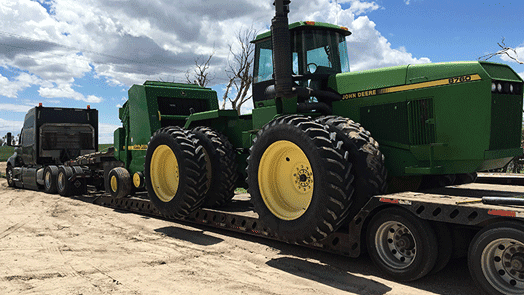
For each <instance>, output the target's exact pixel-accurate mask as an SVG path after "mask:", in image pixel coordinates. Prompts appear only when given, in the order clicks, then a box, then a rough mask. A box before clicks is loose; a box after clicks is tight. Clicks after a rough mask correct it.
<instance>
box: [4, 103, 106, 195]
mask: <svg viewBox="0 0 524 295" xmlns="http://www.w3.org/2000/svg"><path fill="white" fill-rule="evenodd" d="M10 137H11V136H10V134H8V145H11V140H10V139H11V138H10ZM97 150H98V111H97V110H95V109H91V108H89V107H88V108H86V109H75V108H54V107H43V106H41V105H39V106H37V107H34V108H32V109H30V110H29V111H28V112H27V114H26V116H25V119H24V125H23V127H22V130H21V132H20V142H19V144H18V145H16V146H15V153H14V154H13V155H12V156H11V157H10V158H9V159H8V160H7V175H8V181H9V185H11V186H17V187H23V188H30V189H38V187H39V186H41V185H43V184H44V179H43V172H44V168H45V167H46V166H49V165H61V164H63V163H65V162H66V161H69V160H71V159H74V158H76V157H78V156H80V155H84V154H89V153H94V152H96V151H97Z"/></svg>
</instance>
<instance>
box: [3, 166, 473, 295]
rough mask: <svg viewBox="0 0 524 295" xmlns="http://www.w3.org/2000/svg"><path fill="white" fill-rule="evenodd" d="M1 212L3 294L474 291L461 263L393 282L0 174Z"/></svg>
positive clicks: (355, 267) (353, 265) (363, 261)
mask: <svg viewBox="0 0 524 295" xmlns="http://www.w3.org/2000/svg"><path fill="white" fill-rule="evenodd" d="M0 169H2V171H3V170H5V168H3V167H0ZM0 216H1V220H0V290H2V291H1V292H0V293H2V294H286V295H288V294H399V295H400V294H417V295H419V294H479V292H478V290H477V289H476V288H475V286H474V285H473V283H472V281H471V279H470V277H469V272H468V270H467V267H466V262H465V260H464V259H460V260H455V261H453V262H452V265H449V266H448V267H447V268H445V269H444V270H443V271H442V272H440V273H438V274H436V275H432V276H429V277H426V278H424V279H422V280H419V281H416V282H411V283H405V284H401V283H397V282H393V281H390V280H388V279H387V278H385V277H383V276H382V275H381V274H380V272H379V271H378V270H377V269H376V268H375V267H374V266H373V264H372V263H371V261H370V259H369V258H368V257H366V256H364V257H361V258H358V259H351V258H346V257H342V256H337V255H332V254H327V253H322V252H318V251H314V250H311V249H306V248H302V247H298V246H293V245H287V244H284V243H280V242H276V241H271V240H265V239H262V238H257V237H251V236H245V235H242V234H237V233H232V232H227V231H224V230H220V229H213V228H207V227H199V226H192V225H184V224H180V223H174V222H171V221H166V220H162V219H157V218H150V217H146V216H141V215H137V214H133V213H125V212H119V211H115V210H113V209H110V208H105V207H101V206H98V205H93V204H91V203H89V198H64V197H60V196H58V195H49V194H45V193H43V192H35V191H27V190H20V189H12V188H9V187H7V183H6V180H5V179H3V178H2V179H0Z"/></svg>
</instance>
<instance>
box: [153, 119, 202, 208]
mask: <svg viewBox="0 0 524 295" xmlns="http://www.w3.org/2000/svg"><path fill="white" fill-rule="evenodd" d="M195 144H196V138H194V135H192V134H191V133H190V132H189V131H187V130H183V129H182V128H180V127H165V128H162V129H160V130H158V131H157V132H155V134H153V136H152V137H151V141H150V142H149V144H148V147H147V150H146V160H145V171H144V173H145V180H146V186H147V192H148V194H149V198H150V199H151V202H152V203H153V204H154V205H155V207H156V208H157V209H158V210H159V211H160V212H161V213H162V214H164V215H165V216H168V217H176V218H183V217H186V216H188V215H189V214H191V212H193V211H194V210H196V209H198V208H199V207H200V206H201V205H202V203H203V201H204V192H205V190H206V183H207V176H206V160H205V154H204V150H203V149H204V148H203V147H202V146H200V145H197V146H196V145H195Z"/></svg>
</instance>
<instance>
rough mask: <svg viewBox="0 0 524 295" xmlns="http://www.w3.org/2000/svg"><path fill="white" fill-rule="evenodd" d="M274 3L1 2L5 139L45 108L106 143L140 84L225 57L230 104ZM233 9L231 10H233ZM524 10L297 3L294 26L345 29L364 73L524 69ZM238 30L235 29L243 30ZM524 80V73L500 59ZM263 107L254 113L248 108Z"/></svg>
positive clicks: (0, 130)
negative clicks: (245, 56)
mask: <svg viewBox="0 0 524 295" xmlns="http://www.w3.org/2000/svg"><path fill="white" fill-rule="evenodd" d="M272 2H273V1H272V0H265V1H259V0H228V1H218V0H214V1H213V0H206V1H204V0H192V1H179V0H174V1H168V0H159V1H155V2H150V3H149V2H147V1H140V0H129V1H111V0H90V1H74V0H38V1H30V0H0V137H2V136H3V135H4V134H5V133H6V132H13V133H15V134H16V133H18V132H19V130H20V128H21V126H22V122H23V118H24V115H25V112H26V111H27V110H28V109H29V108H30V107H32V106H35V105H37V104H38V103H39V102H42V103H43V104H44V106H61V107H65V106H67V107H77V108H85V107H86V106H87V105H88V104H89V105H90V106H91V107H92V108H96V109H98V110H99V112H100V116H99V118H100V123H101V124H100V142H102V143H111V142H112V132H113V130H114V129H115V128H117V127H118V126H119V125H120V121H119V119H118V106H120V105H122V104H123V103H124V102H125V99H126V97H127V90H128V89H129V87H130V86H131V85H132V84H134V83H135V84H141V83H143V82H144V81H145V80H159V79H160V80H163V81H176V82H183V81H185V73H186V71H188V70H191V68H192V65H193V63H194V60H195V58H198V57H199V56H206V55H208V54H209V53H211V52H212V51H215V56H214V57H213V60H212V63H211V69H210V70H211V72H212V74H213V76H214V80H213V81H212V82H211V83H210V84H209V85H208V86H210V87H212V88H213V89H215V90H216V91H217V92H218V97H219V98H221V97H222V95H223V92H224V88H225V84H224V83H225V82H226V81H227V78H226V76H225V74H224V69H225V67H226V65H227V61H228V58H230V56H229V55H228V52H229V44H232V43H234V41H235V36H236V33H237V32H238V29H240V28H248V27H253V28H255V29H256V30H258V31H259V32H263V31H264V30H267V29H268V28H269V24H270V20H271V17H272V16H273V13H274V12H273V7H272V5H271V3H272ZM224 3H229V5H224ZM522 11H524V3H523V2H522V1H515V0H512V1H471V0H470V1H429V0H409V1H406V0H387V1H386V0H377V1H358V0H345V1H344V0H339V1H337V2H335V1H331V0H313V1H306V0H293V1H292V3H291V13H290V21H291V22H293V21H297V20H315V21H325V22H330V23H338V24H339V25H342V26H346V27H348V28H349V29H350V30H351V31H352V33H353V34H352V35H351V36H350V37H348V39H347V41H348V51H349V55H350V64H351V65H350V67H351V70H352V71H359V70H366V69H371V68H380V67H386V66H393V65H400V64H409V63H423V62H444V61H460V60H476V59H477V58H478V57H480V56H483V55H485V54H488V53H492V52H496V51H498V50H499V47H498V46H497V42H500V41H501V40H502V38H503V37H504V38H505V42H506V45H508V46H510V47H513V48H516V49H517V52H518V54H519V58H520V59H521V60H524V33H523V32H524V31H523V30H522V29H523V28H524V25H523V20H522V17H521V16H522ZM232 28H233V29H232ZM491 61H494V62H502V63H507V64H509V65H510V66H512V67H513V69H514V70H515V71H516V72H517V73H520V74H521V76H524V65H519V64H517V63H515V62H512V61H511V60H510V59H508V58H500V57H494V58H492V59H491ZM251 107H252V105H251V102H250V101H248V103H247V104H246V105H245V107H244V108H243V111H244V112H247V111H249V109H250V108H251Z"/></svg>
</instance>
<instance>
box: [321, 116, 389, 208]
mask: <svg viewBox="0 0 524 295" xmlns="http://www.w3.org/2000/svg"><path fill="white" fill-rule="evenodd" d="M315 122H319V123H322V124H327V125H329V126H330V127H332V128H333V130H335V131H336V132H337V133H338V134H339V136H340V137H341V138H343V140H344V149H345V150H346V151H348V152H349V162H351V163H352V168H351V174H353V175H354V176H355V180H354V181H353V187H354V188H355V192H354V194H353V202H354V204H353V205H352V206H351V207H348V209H349V210H350V213H349V215H350V218H351V216H354V215H355V214H357V213H358V210H360V208H362V207H363V206H364V205H365V204H366V202H367V201H369V199H370V198H371V197H372V196H374V195H381V194H385V193H386V191H387V180H386V179H387V170H386V166H385V165H384V155H382V153H381V152H380V150H379V144H378V142H376V141H375V140H374V139H373V137H371V134H370V132H369V131H367V130H366V129H364V128H363V127H362V126H361V125H360V124H359V123H356V122H354V121H353V120H350V119H348V118H344V117H339V116H325V117H319V118H317V119H315Z"/></svg>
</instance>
